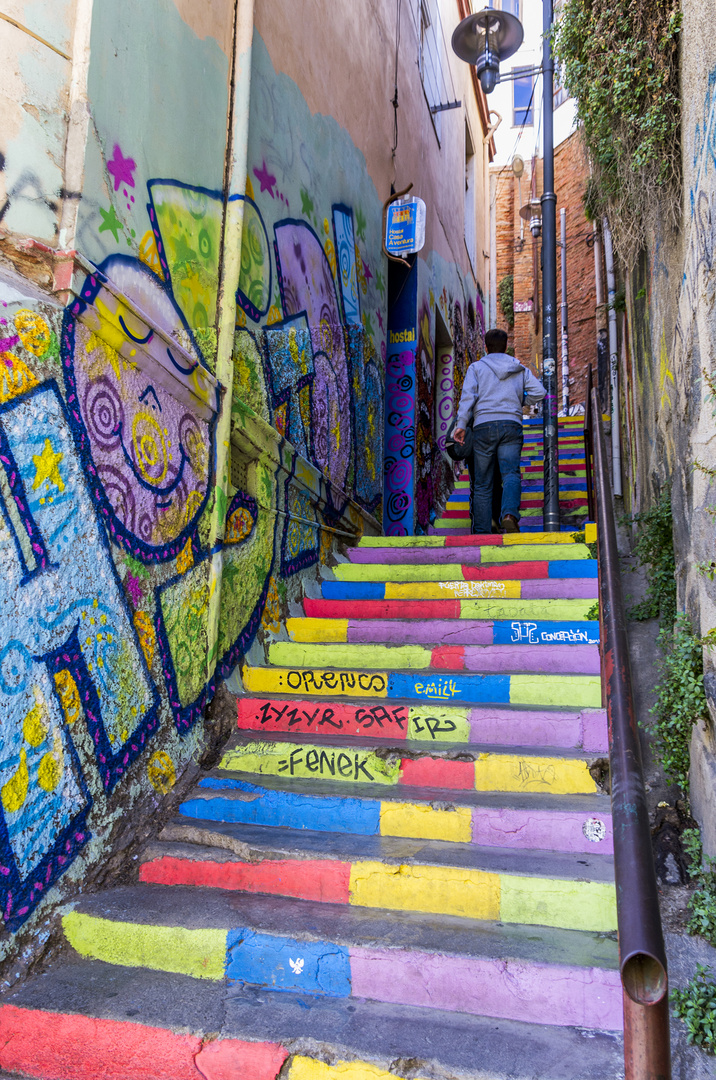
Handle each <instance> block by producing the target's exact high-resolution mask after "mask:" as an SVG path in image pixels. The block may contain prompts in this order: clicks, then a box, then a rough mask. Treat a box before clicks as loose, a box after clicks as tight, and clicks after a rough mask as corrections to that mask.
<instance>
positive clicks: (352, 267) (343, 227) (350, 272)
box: [333, 206, 362, 326]
mask: <svg viewBox="0 0 716 1080" xmlns="http://www.w3.org/2000/svg"><path fill="white" fill-rule="evenodd" d="M333 231H334V233H335V237H336V262H337V263H338V284H339V287H340V290H341V297H342V299H343V315H344V322H346V323H347V324H348V325H349V326H362V323H361V317H360V297H359V294H358V274H357V273H356V242H355V238H354V236H353V214H352V212H351V211H350V210H349V209H348V207H347V206H334V207H333Z"/></svg>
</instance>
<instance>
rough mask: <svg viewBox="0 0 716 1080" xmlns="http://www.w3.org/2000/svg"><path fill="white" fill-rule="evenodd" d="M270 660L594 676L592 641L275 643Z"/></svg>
mask: <svg viewBox="0 0 716 1080" xmlns="http://www.w3.org/2000/svg"><path fill="white" fill-rule="evenodd" d="M269 660H270V662H271V663H272V664H277V665H279V666H292V667H340V668H345V667H363V668H384V667H390V668H412V669H419V670H423V671H429V670H432V671H474V672H483V673H487V672H497V673H503V672H504V673H506V674H509V673H510V672H513V671H522V672H534V673H535V674H550V673H551V674H564V675H567V674H569V675H598V674H599V673H600V658H599V648H598V646H597V645H539V646H533V647H532V648H529V649H525V648H523V647H522V646H520V645H504V646H499V645H498V646H494V647H492V648H490V647H485V646H479V645H474V646H473V645H440V646H437V647H436V648H434V649H432V650H431V649H427V648H424V647H422V646H420V645H404V644H400V643H399V644H395V645H374V644H362V645H361V644H351V643H348V642H347V643H345V644H339V643H336V642H332V641H331V642H328V643H321V642H316V643H311V642H291V641H278V642H274V644H272V645H271V646H269Z"/></svg>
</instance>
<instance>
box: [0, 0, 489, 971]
mask: <svg viewBox="0 0 716 1080" xmlns="http://www.w3.org/2000/svg"><path fill="white" fill-rule="evenodd" d="M62 10H63V12H64V14H66V12H65V11H64V7H63V9H62ZM233 10H234V5H233V3H232V2H230V0H216V2H215V3H213V4H212V5H208V6H204V5H191V4H187V3H185V2H183V0H182V2H179V0H151V2H140V0H131V2H129V3H128V4H126V5H117V4H115V3H114V2H113V0H94V3H93V5H92V20H91V27H89V26H88V27H87V28H86V30H87V35H88V37H87V40H88V50H89V55H90V56H91V62H90V64H89V68H88V75H87V85H86V101H85V105H86V109H85V120H86V124H85V128H84V129H81V130H79V129H75V128H73V127H72V123H73V121H72V119H70V124H69V134H68V132H65V133H64V134H65V135H67V138H68V142H67V146H68V147H70V146H72V147H74V151H76V152H78V153H79V154H80V159H81V160H79V161H78V160H74V161H73V162H70V164H68V162H67V161H66V162H65V169H66V170H67V169H70V165H71V171H72V170H73V176H74V177H75V178H76V180H77V185H76V187H72V188H70V187H68V186H67V185H63V184H61V183H60V182H59V181H57V179H56V178H55V179H54V180H53V179H51V178H50V179H48V180H47V184H46V185H45V186H46V187H47V188H48V190H53V191H56V193H57V199H58V203H57V205H56V206H55V207H54V208H52V209H51V210H50V211H49V212H48V208H47V207H46V206H44V203H43V204H42V205H40V203H38V204H37V205H34V204H33V205H31V206H30V205H28V206H25V204H24V203H23V202H22V200H21V199H19V197H18V196H17V195H14V196H13V199H14V202H11V203H8V204H7V206H8V207H10V208H14V210H13V212H16V213H17V215H18V216H17V218H16V219H13V221H14V222H15V224H14V225H13V226H12V227H13V228H16V229H17V231H18V233H22V231H23V229H24V230H25V231H27V230H29V229H30V225H31V222H32V221H35V220H37V221H40V217H41V219H42V228H41V229H40V227H39V226H38V229H37V230H36V232H37V235H38V236H45V237H46V238H47V239H55V240H56V239H58V238H59V237H60V236H61V237H62V240H61V243H62V244H63V245H65V246H66V248H67V250H66V251H65V250H64V248H63V249H62V250H59V251H58V252H57V255H58V260H57V263H56V264H55V273H54V280H53V277H52V274H49V276H47V275H46V276H45V277H44V278H42V281H41V282H40V283H41V284H42V285H43V286H44V288H45V291H44V292H43V291H41V290H40V289H38V288H36V287H35V286H34V285H33V284H32V283H31V282H30V281H28V280H27V279H23V278H22V277H21V276H19V275H18V274H17V273H13V272H12V270H10V269H7V268H6V267H5V264H3V266H2V268H0V548H1V549H2V555H3V562H2V565H3V568H4V569H5V570H6V572H5V575H4V577H3V579H2V582H0V624H2V635H0V714H1V715H2V718H3V741H2V750H1V752H0V914H1V915H2V918H3V920H4V925H5V927H6V929H7V930H9V931H10V936H6V937H5V939H4V940H3V941H2V942H0V959H2V958H3V957H5V956H9V955H12V950H13V948H14V947H15V946H14V945H13V936H12V935H16V938H15V940H16V941H21V940H24V941H25V942H28V941H30V942H32V940H33V934H34V933H35V930H36V927H37V926H38V925H40V922H41V920H42V919H43V918H44V915H45V913H46V912H47V911H48V910H51V905H52V904H56V903H57V902H58V901H59V900H61V899H62V898H63V897H64V896H66V895H68V894H69V893H71V892H72V891H74V890H76V889H77V888H78V887H81V886H84V885H86V884H87V883H91V881H92V878H93V874H100V873H101V872H102V867H103V865H104V864H106V863H107V860H108V858H109V856H110V854H111V853H112V851H113V843H114V841H115V839H116V837H117V835H118V831H119V830H120V828H121V827H122V822H123V821H127V820H129V819H130V818H131V813H134V814H137V815H140V814H141V815H144V817H146V818H151V817H152V815H153V814H155V813H158V812H160V807H161V801H162V798H163V797H164V796H165V795H166V794H167V793H168V792H170V791H171V789H172V788H173V787H174V786H175V785H177V784H178V783H180V782H184V780H183V778H186V777H187V776H189V775H190V774H191V770H192V768H193V763H194V762H195V761H196V759H197V758H198V757H200V755H201V753H202V750H203V746H204V743H205V741H206V731H205V727H204V721H205V718H206V715H207V707H208V706H209V704H210V702H211V700H212V697H213V696H214V694H215V692H216V688H217V685H218V683H219V681H220V680H233V681H232V683H231V685H233V686H234V687H237V683H236V679H237V675H236V670H237V666H238V665H239V663H240V661H241V660H242V659H243V657H244V655H245V654H246V653H247V652H248V651H249V650H252V649H253V650H254V652H253V654H252V655H254V656H255V657H257V659H258V660H259V661H260V659H261V658H262V656H263V655H264V654H263V648H264V645H265V643H266V642H267V641H269V640H271V638H272V637H273V636H275V635H281V634H285V630H284V629H283V628H282V618H283V616H284V615H285V613H286V610H287V600H289V599H292V600H296V599H298V598H299V596H300V592H301V587H302V583H303V582H304V581H305V579H306V577H307V576H310V575H317V574H320V573H321V572H322V566H323V565H324V564H325V563H326V562H327V561H328V560H329V559H330V557H331V555H332V552H333V548H334V544H335V540H336V538H337V537H340V538H341V539H342V540H344V541H345V540H348V541H350V540H351V538H356V537H358V536H360V534H361V533H362V532H363V531H364V530H366V529H367V530H369V531H372V532H377V531H379V530H380V527H381V517H382V514H383V485H384V470H385V469H386V467H387V466H388V465H389V464H390V463H389V462H387V459H385V458H384V447H383V436H384V428H385V424H384V393H385V389H384V388H385V382H386V370H385V368H386V356H387V345H388V275H387V266H386V262H385V259H384V257H383V255H382V250H381V211H382V196H381V195H379V193H378V191H377V189H376V186H375V183H374V180H373V179H372V176H371V173H370V171H369V169H368V167H367V164H366V159H365V157H364V154H363V152H362V150H361V149H360V148H359V147H358V146H357V145H356V143H355V141H354V140H353V138H352V137H351V135H350V134H349V133H348V131H347V130H346V129H345V128H344V127H342V126H341V125H340V124H339V123H338V122H337V121H336V120H335V119H334V118H332V117H331V116H330V115H325V112H324V111H323V110H319V109H315V108H312V107H309V105H308V104H307V101H306V98H305V97H304V94H303V92H302V90H301V89H300V88H299V86H298V85H297V83H296V82H295V81H293V80H292V79H291V78H289V77H288V76H287V75H285V74H282V73H281V72H280V71H277V70H276V68H275V67H274V64H273V63H272V61H271V58H270V56H269V53H268V51H267V49H266V47H265V45H264V43H263V41H262V39H261V36H260V35H259V34H258V33H255V34H254V41H253V47H252V53H251V64H250V76H251V77H250V104H249V100H248V91H247V92H246V100H245V99H243V98H240V99H238V100H234V101H233V102H232V101H231V97H230V95H231V92H232V91H231V87H232V80H231V64H230V60H231V57H230V52H231V35H232V27H233ZM63 17H64V16H63ZM40 29H42V27H40V28H39V29H38V30H37V32H38V33H39V32H40ZM58 32H59V31H58ZM49 36H51V35H49V31H48V32H47V33H45V37H49ZM28 40H29V41H34V40H35V39H34V38H31V37H28ZM53 40H54V39H53ZM57 40H58V41H59V40H60V39H59V38H57ZM62 40H63V41H64V38H63V39H62ZM157 42H161V47H156V48H154V47H153V48H152V49H151V50H149V48H148V45H149V43H154V44H156V43H157ZM25 47H26V49H29V48H30V46H27V45H25ZM34 47H35V46H32V48H34ZM27 55H28V56H29V55H30V54H29V53H28V54H27ZM23 62H24V61H23ZM27 62H29V60H28V61H27ZM63 70H64V69H63ZM65 76H67V78H69V73H68V70H64V75H63V76H62V77H63V78H64V77H65ZM58 78H59V76H58ZM63 85H64V87H65V90H67V91H68V92H69V90H68V84H67V81H65V83H64V84H63ZM247 85H248V84H247ZM59 92H60V91H59V90H58V93H59ZM63 92H64V91H63ZM207 101H210V102H211V103H212V110H213V111H212V116H213V117H214V120H215V122H212V123H207V122H206V113H205V103H206V102H207ZM167 103H171V107H168V106H167ZM420 104H421V107H422V106H423V105H424V101H423V99H422V97H421V98H420ZM230 106H231V108H230ZM232 108H233V114H232V115H233V117H234V121H235V123H236V125H237V129H238V127H239V126H240V124H239V121H238V120H237V118H236V117H237V112H238V114H239V120H241V119H242V118H243V121H246V128H247V131H248V135H247V143H246V146H245V150H246V163H247V164H246V169H245V173H246V175H245V176H244V171H243V169H242V172H241V176H240V178H239V179H238V181H237V180H236V177H233V175H232V179H231V182H230V183H228V184H227V188H226V190H225V183H226V180H225V177H226V175H227V174H228V173H229V172H230V171H231V165H230V163H229V162H227V147H226V145H225V143H226V139H225V133H226V118H227V116H228V115H230V113H231V109H232ZM242 110H243V113H242ZM70 113H71V115H74V114H72V110H71V109H70ZM78 132H79V133H78ZM70 136H72V137H70ZM80 136H81V138H80ZM53 137H54V136H53ZM63 137H64V136H63ZM8 147H9V151H12V152H13V153H15V149H13V146H12V145H10V144H8ZM78 147H79V148H80V149H79V151H78ZM3 153H4V149H3ZM8 160H10V159H9V158H8ZM57 160H58V161H59V160H60V159H59V158H58V159H57ZM12 169H14V170H15V172H16V173H18V174H19V172H20V171H21V170H20V164H19V159H17V160H15V159H13V164H12ZM10 172H12V170H10ZM9 175H10V173H8V176H9ZM12 175H13V176H14V175H15V173H12ZM14 182H15V181H14V180H13V183H14ZM43 190H44V188H43ZM460 205H462V204H461V203H460ZM31 211H32V213H31ZM40 211H41V214H40V217H32V214H36V213H39V212H40ZM8 212H9V211H8ZM23 215H24V216H23ZM53 215H54V216H53ZM232 220H233V221H238V222H239V227H240V231H239V232H231V230H230V229H229V224H227V223H229V222H230V221H232ZM42 230H44V231H42ZM8 235H9V234H8ZM237 236H238V238H239V239H238V241H237V242H236V246H235V250H234V249H233V248H232V247H231V243H232V240H236V237H237ZM3 239H5V234H3ZM23 243H25V241H23ZM33 243H34V241H33ZM26 248H28V249H29V248H32V250H33V251H35V250H36V251H37V252H40V250H42V251H43V252H44V253H45V254H44V255H42V256H40V254H38V255H37V258H38V260H40V259H41V257H42V258H44V257H45V256H46V255H47V246H45V248H43V249H40V248H33V247H32V245H31V244H26ZM20 250H22V251H25V250H26V249H25V248H22V249H21V248H20V247H19V246H16V248H14V249H13V251H14V252H15V254H16V255H17V252H18V251H20ZM52 251H54V249H52ZM52 251H51V252H50V254H52ZM60 256H61V258H60ZM25 258H26V256H25V255H24V254H23V255H22V258H21V257H20V256H19V255H18V256H17V258H16V260H15V265H16V267H19V268H20V269H22V268H23V267H24V266H25V263H24V262H23V259H25ZM232 259H235V261H236V263H237V273H236V277H235V281H236V288H234V285H233V284H232V287H231V289H230V290H229V289H228V288H227V285H226V283H227V281H228V280H229V272H228V270H227V266H228V265H229V263H230V262H231V260H232ZM37 265H40V263H39V262H38V264H37ZM47 265H49V263H48V264H47ZM58 267H59V270H58ZM35 280H37V281H40V277H39V276H37V277H36V279H35ZM232 280H233V279H232ZM51 287H52V288H51ZM411 303H412V318H413V323H414V336H413V341H414V342H415V348H414V351H413V352H412V353H411V356H412V361H411V363H412V368H411V378H412V396H411V397H410V399H409V408H408V409H407V411H406V412H405V417H404V420H405V423H404V428H405V431H404V443H403V450H404V449H405V447H409V449H410V454H406V453H403V452H402V451H401V460H402V461H407V458H408V457H409V458H410V459H411V460H410V464H409V471H410V484H409V485H408V487H406V484H405V483H403V484H402V486H401V485H397V486H396V487H395V492H396V498H395V499H393V500H392V502H391V510H390V513H391V515H393V516H392V517H391V521H392V522H393V523H394V524H397V525H399V526H400V528H402V529H406V528H407V527H408V526H409V527H410V531H412V530H413V529H420V530H421V531H426V529H427V528H428V525H429V520H430V515H431V513H432V512H433V510H434V507H435V504H436V503H437V502H438V501H439V500H440V499H441V498H443V497H444V496H445V495H446V494H447V491H448V488H449V486H450V483H451V481H452V477H453V473H452V470H451V468H450V467H449V466H448V465H447V463H446V462H445V461H444V459H443V457H442V456H441V454H440V451H439V448H436V447H435V446H434V445H433V435H434V416H435V391H436V381H435V362H436V361H435V355H436V354H435V345H434V342H435V319H436V315H435V311H436V309H439V311H440V314H441V318H442V320H443V323H444V324H445V325H446V326H447V327H448V328H449V331H450V334H451V335H452V339H453V344H454V369H453V377H454V388H455V394H456V395H458V396H459V392H460V388H461V385H462V379H463V378H464V372H465V369H466V365H467V363H468V362H469V360H470V359H472V358H473V356H474V354H475V350H476V348H477V341H478V330H477V328H476V327H477V323H476V317H475V312H474V307H473V306H472V301H471V299H470V295H469V288H468V287H467V285H466V282H465V278H464V276H463V275H462V273H461V272H460V270H459V269H458V268H457V267H456V266H455V265H454V264H450V263H448V262H445V261H444V260H443V259H441V257H439V256H438V255H436V254H435V252H433V251H432V249H426V251H424V252H423V253H422V255H421V258H420V260H419V261H418V266H417V271H416V286H415V290H414V293H413V298H412V301H411ZM227 321H228V324H229V328H230V330H229V341H230V344H232V345H233V348H232V349H230V350H229V353H230V355H229V353H227V354H226V359H227V363H228V367H227V365H226V364H224V366H222V364H223V361H222V352H221V349H222V344H221V342H222V338H221V333H222V329H221V328H222V326H224V325H225V324H226V323H227ZM227 376H228V377H227ZM226 417H229V418H230V423H228V424H225V418H226ZM222 424H225V427H224V428H222ZM222 430H224V431H225V435H222V434H221V432H222ZM408 488H409V490H408ZM406 493H407V494H406ZM406 498H407V503H406V508H407V509H409V511H410V514H411V515H412V518H409V517H404V518H401V519H400V520H399V519H398V517H397V516H396V515H397V514H399V512H400V509H401V506H402V504H403V503H405V502H406ZM187 782H188V781H187ZM130 812H131V813H130ZM18 931H21V932H22V933H18ZM43 933H46V931H45V930H43ZM22 934H25V937H24V938H22ZM18 948H19V946H18Z"/></svg>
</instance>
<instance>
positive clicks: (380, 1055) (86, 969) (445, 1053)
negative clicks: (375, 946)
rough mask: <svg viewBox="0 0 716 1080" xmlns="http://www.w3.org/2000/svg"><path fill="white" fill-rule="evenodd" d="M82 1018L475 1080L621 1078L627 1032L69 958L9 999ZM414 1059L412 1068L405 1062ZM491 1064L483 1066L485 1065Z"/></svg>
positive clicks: (15, 1004)
mask: <svg viewBox="0 0 716 1080" xmlns="http://www.w3.org/2000/svg"><path fill="white" fill-rule="evenodd" d="M4 1001H5V1003H8V1004H11V1005H14V1006H17V1007H21V1008H26V1009H37V1010H44V1011H47V1012H53V1011H57V1010H58V1009H59V1010H62V1011H65V1012H67V1013H70V1014H76V1015H80V1016H88V1017H97V1018H108V1019H111V1020H117V1021H123V1022H124V1023H125V1024H127V1025H128V1026H129V1025H130V1024H131V1025H132V1026H133V1025H134V1024H136V1023H138V1022H141V1023H142V1024H145V1025H155V1026H157V1027H160V1028H165V1029H171V1030H175V1031H178V1032H186V1031H190V1032H196V1033H198V1034H200V1035H206V1036H210V1037H211V1038H217V1037H218V1038H219V1039H242V1040H249V1041H254V1042H264V1041H269V1042H278V1043H281V1044H282V1045H283V1046H284V1047H285V1048H286V1049H287V1050H289V1051H292V1052H300V1053H302V1054H308V1055H309V1056H310V1055H311V1053H312V1052H314V1053H315V1055H316V1056H317V1057H320V1058H321V1059H328V1060H330V1061H335V1060H352V1059H356V1058H358V1059H361V1060H370V1061H372V1062H375V1063H376V1064H380V1065H381V1066H382V1067H383V1068H384V1069H385V1070H387V1069H388V1068H390V1066H391V1065H393V1064H394V1063H395V1069H394V1070H393V1071H395V1073H396V1076H400V1075H401V1074H403V1075H405V1074H406V1072H407V1074H410V1072H412V1075H415V1072H414V1071H412V1070H407V1064H408V1063H411V1064H412V1063H413V1062H414V1063H415V1065H416V1067H417V1075H419V1076H428V1077H430V1076H432V1077H435V1078H438V1077H445V1076H446V1071H447V1070H449V1071H450V1073H452V1074H454V1073H456V1072H457V1073H460V1075H461V1076H464V1077H466V1078H467V1080H534V1078H535V1077H540V1080H612V1078H614V1080H617V1078H618V1077H620V1076H622V1075H623V1057H622V1055H623V1051H622V1040H621V1037H620V1036H618V1035H616V1034H615V1033H601V1032H597V1031H594V1032H590V1033H589V1037H585V1033H584V1032H583V1031H581V1030H580V1029H576V1028H561V1027H549V1028H547V1027H543V1026H542V1025H538V1024H525V1023H521V1022H519V1021H508V1020H495V1019H487V1018H483V1017H479V1016H471V1015H467V1014H462V1013H453V1012H444V1011H438V1010H433V1009H427V1008H419V1007H415V1006H403V1005H383V1004H376V1003H373V1002H367V1001H361V1000H359V999H354V1000H353V1001H352V1002H351V1003H350V1005H346V1003H345V1001H344V1000H343V999H336V998H316V997H312V996H308V995H299V994H292V993H282V994H269V993H265V992H263V991H260V990H247V989H240V988H239V987H236V986H226V985H225V984H222V983H211V982H208V981H207V980H204V979H194V978H190V977H188V976H183V975H174V974H170V973H167V972H161V971H151V970H149V969H144V968H129V967H128V968H123V967H116V966H114V965H111V964H105V963H102V962H101V961H89V960H81V959H79V958H75V957H67V958H66V959H64V960H63V961H62V962H60V963H55V964H53V965H52V966H51V967H50V968H49V969H48V970H47V971H46V972H44V973H43V974H41V975H36V976H34V977H32V978H31V979H30V980H29V981H28V982H27V983H26V984H25V986H24V987H23V988H22V989H21V990H19V991H16V992H15V993H13V994H11V995H9V996H8V997H6V998H5V999H4ZM403 1061H405V1062H406V1070H403V1069H402V1068H400V1067H399V1066H400V1063H401V1062H403ZM483 1062H484V1063H485V1065H484V1067H483V1065H482V1063H483Z"/></svg>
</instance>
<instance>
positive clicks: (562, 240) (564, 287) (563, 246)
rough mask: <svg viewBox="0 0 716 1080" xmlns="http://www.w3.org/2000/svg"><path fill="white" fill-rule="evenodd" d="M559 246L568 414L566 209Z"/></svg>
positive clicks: (564, 396)
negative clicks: (560, 251)
mask: <svg viewBox="0 0 716 1080" xmlns="http://www.w3.org/2000/svg"><path fill="white" fill-rule="evenodd" d="M559 225H560V245H559V246H560V247H561V249H562V255H561V259H560V268H561V271H562V412H563V413H564V415H565V416H569V338H568V336H567V211H566V210H565V208H564V207H562V209H561V210H560V211H559Z"/></svg>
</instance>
